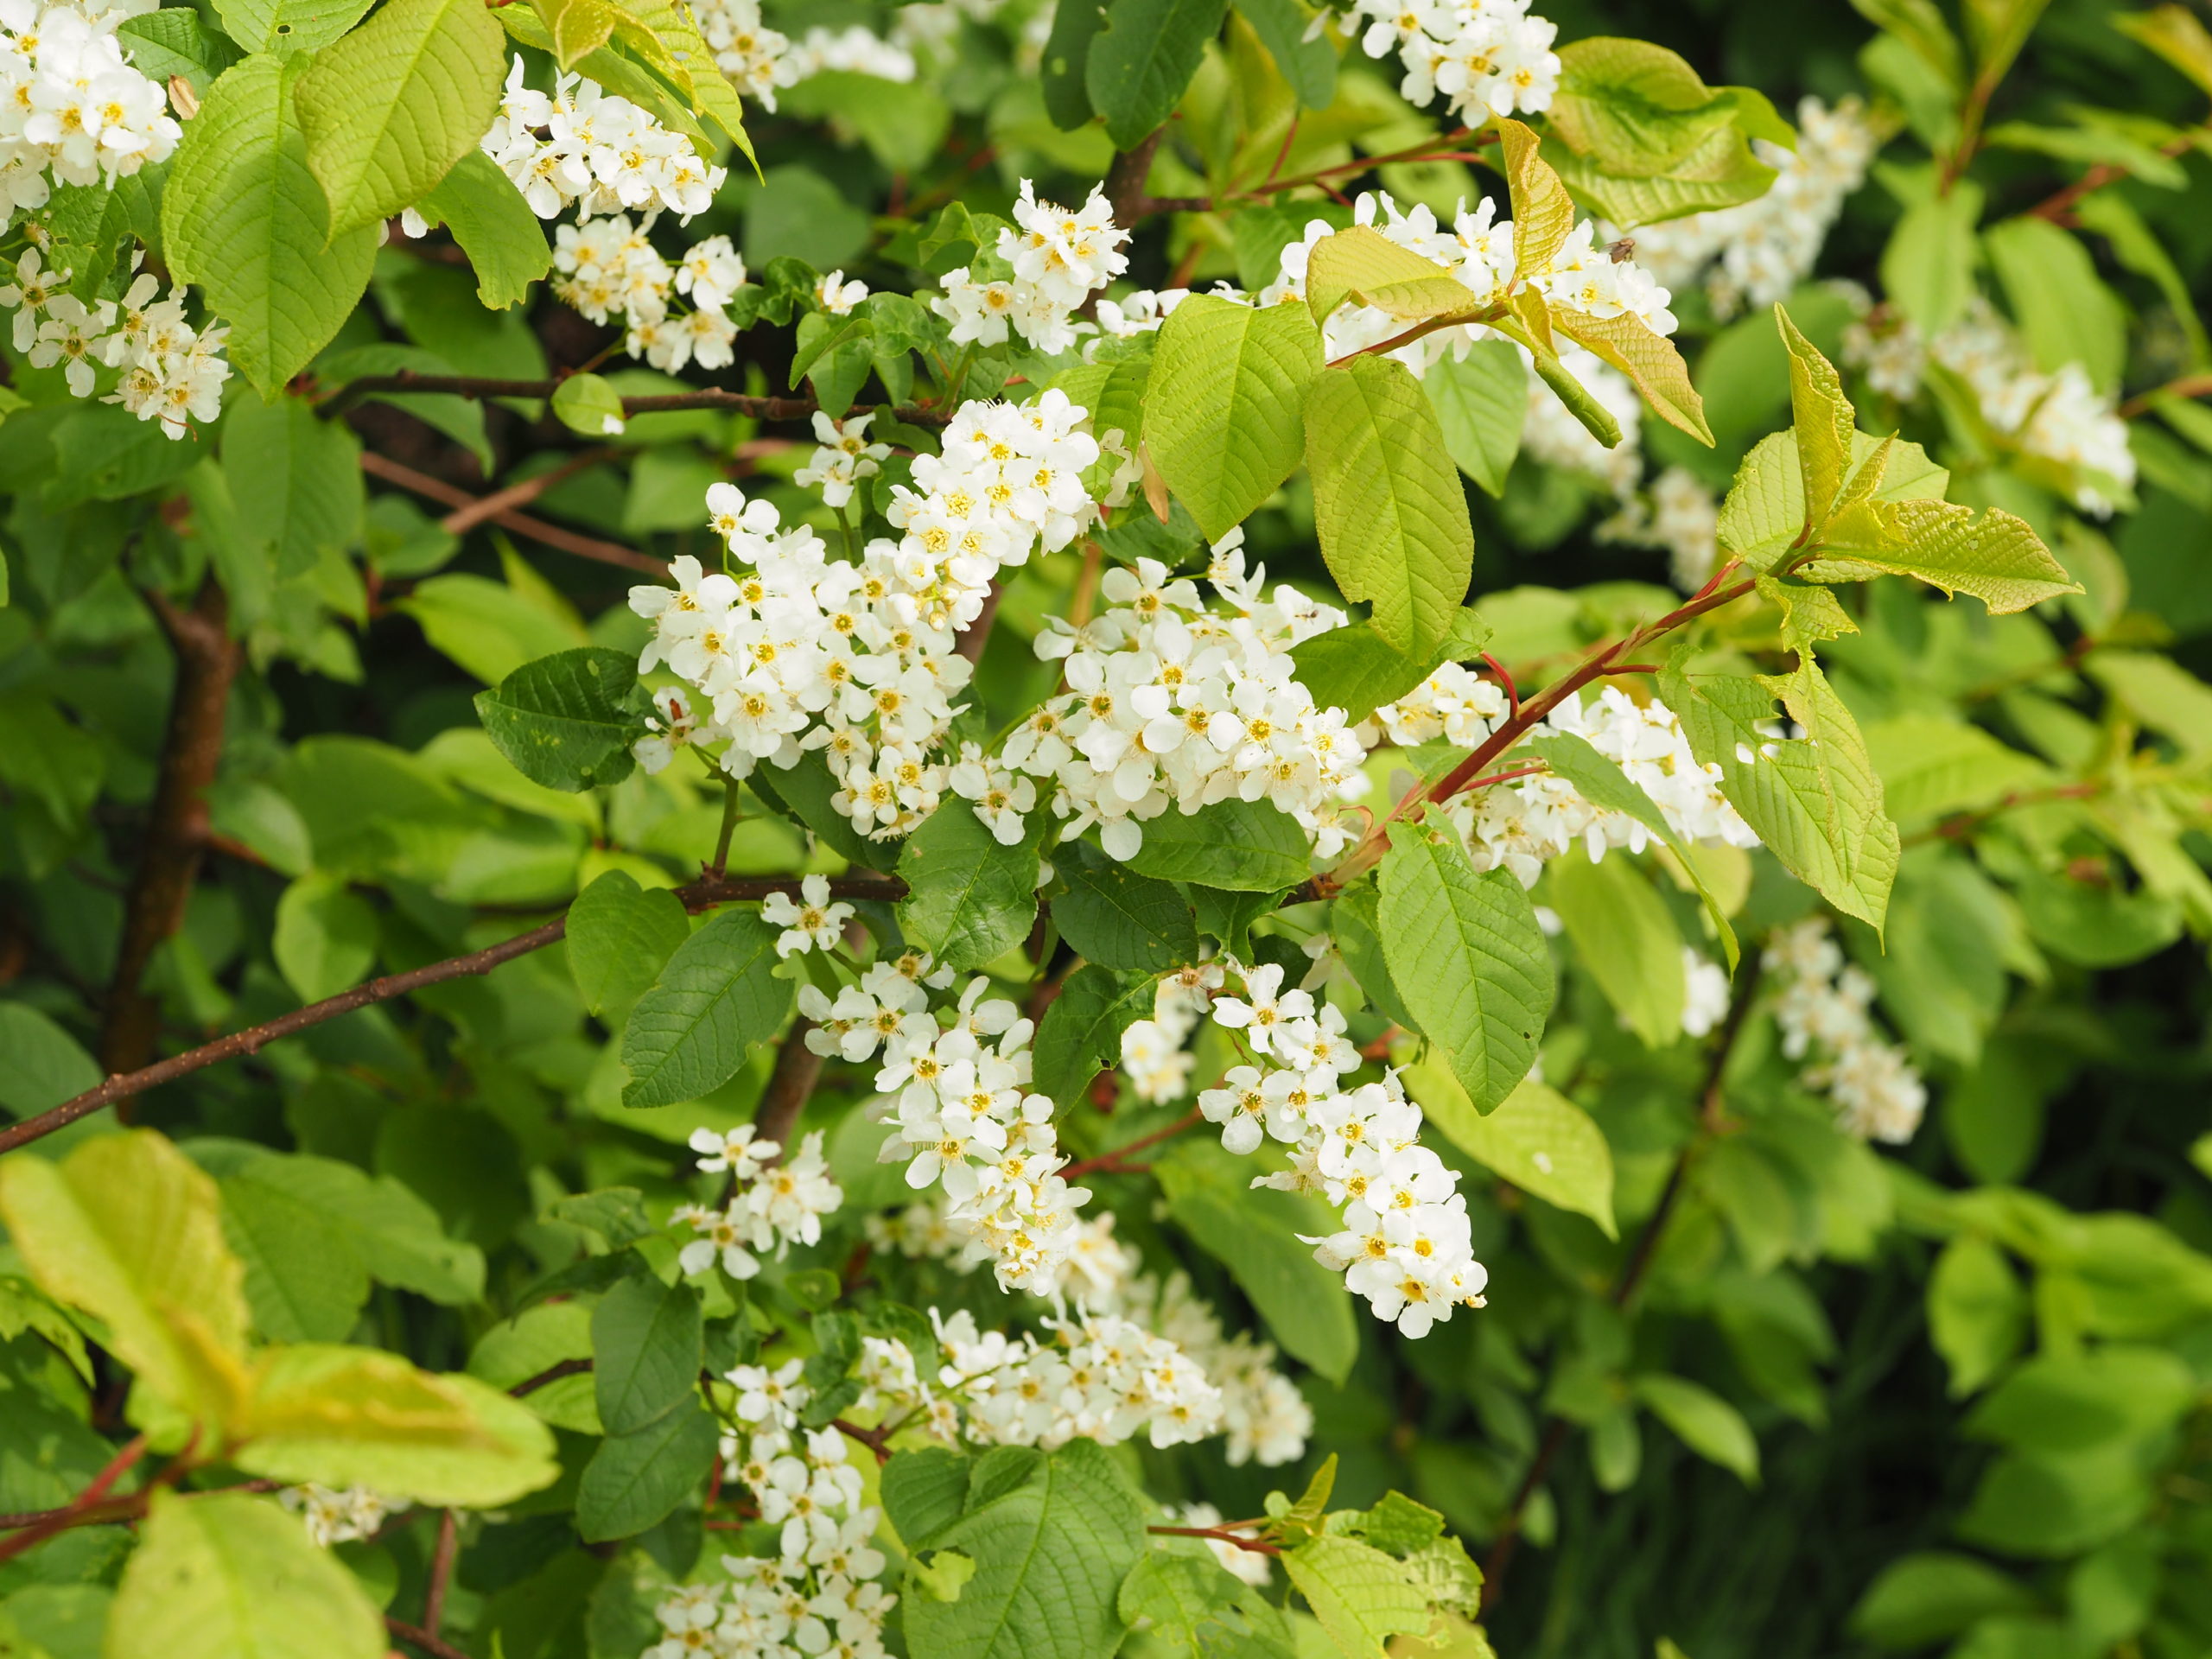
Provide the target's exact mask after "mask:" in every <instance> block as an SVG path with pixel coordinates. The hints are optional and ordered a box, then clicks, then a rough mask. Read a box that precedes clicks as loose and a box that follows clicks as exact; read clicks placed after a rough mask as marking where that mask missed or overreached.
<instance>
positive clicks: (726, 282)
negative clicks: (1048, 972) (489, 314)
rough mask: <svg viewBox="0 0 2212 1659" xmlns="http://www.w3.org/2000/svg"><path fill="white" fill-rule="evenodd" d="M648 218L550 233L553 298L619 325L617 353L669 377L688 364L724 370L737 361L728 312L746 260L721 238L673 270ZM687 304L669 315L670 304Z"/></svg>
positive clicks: (622, 216)
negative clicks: (679, 300) (680, 299)
mask: <svg viewBox="0 0 2212 1659" xmlns="http://www.w3.org/2000/svg"><path fill="white" fill-rule="evenodd" d="M652 222H653V215H652V213H648V214H646V215H645V218H644V219H641V220H639V222H638V223H635V224H632V222H631V219H630V216H629V215H628V214H627V213H616V214H613V215H612V216H611V217H609V218H607V219H584V220H582V222H581V223H579V224H575V225H563V226H561V227H560V228H559V229H558V230H556V232H554V241H555V248H554V253H553V266H554V269H555V270H556V271H557V272H558V273H559V274H558V275H557V276H556V277H554V279H553V291H554V292H555V293H556V294H557V295H558V296H560V297H561V298H562V299H563V301H565V302H568V303H569V305H572V306H574V307H575V308H576V309H577V310H578V311H580V312H582V314H583V315H585V316H586V317H588V318H589V319H590V320H591V321H594V322H606V321H609V320H610V319H612V320H616V321H620V323H621V324H622V326H623V328H624V336H623V347H624V349H625V350H626V351H627V352H628V353H629V354H630V355H631V356H632V357H641V358H643V359H645V361H646V362H648V363H650V364H652V365H653V367H655V368H657V369H660V370H663V371H664V372H668V373H671V374H673V373H675V372H677V370H678V369H681V368H682V367H683V365H685V364H686V363H696V364H697V365H699V366H700V367H701V368H702V369H726V368H728V366H729V365H731V364H732V363H733V362H734V361H735V360H736V350H735V342H736V340H737V325H736V324H735V323H734V322H732V321H730V318H729V315H728V310H727V309H726V308H727V307H728V304H729V302H730V301H731V299H732V298H733V297H734V296H735V295H736V293H737V290H738V289H741V288H742V287H744V286H745V283H746V276H747V273H746V269H745V257H744V256H743V255H742V254H741V253H739V252H738V251H737V250H736V249H735V248H734V247H733V246H731V245H730V239H729V238H728V237H726V236H710V237H709V238H706V240H704V241H702V242H695V243H694V244H692V245H691V246H690V249H689V250H688V251H686V252H685V253H684V255H683V257H682V258H681V259H679V260H678V261H677V263H676V264H673V265H671V264H669V263H668V261H667V260H665V259H664V258H662V257H661V256H660V254H659V252H658V251H657V250H655V248H654V247H653V245H652V237H651V235H650V234H649V233H650V232H651V231H652ZM671 294H679V295H683V296H685V297H687V298H688V299H689V300H690V308H689V309H687V310H684V311H682V312H675V311H672V310H671V304H670V296H671Z"/></svg>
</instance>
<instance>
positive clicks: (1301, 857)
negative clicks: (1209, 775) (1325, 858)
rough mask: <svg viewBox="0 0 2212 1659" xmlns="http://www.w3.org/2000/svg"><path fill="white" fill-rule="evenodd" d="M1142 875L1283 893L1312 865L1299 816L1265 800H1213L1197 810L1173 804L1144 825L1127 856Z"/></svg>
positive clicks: (1233, 889) (1237, 890) (1239, 890)
mask: <svg viewBox="0 0 2212 1659" xmlns="http://www.w3.org/2000/svg"><path fill="white" fill-rule="evenodd" d="M1128 866H1129V868H1131V869H1133V870H1135V871H1136V872H1137V874H1140V875H1151V876H1157V877H1159V878H1160V880H1162V881H1190V882H1194V883H1196V884H1197V885H1198V886H1199V887H1224V888H1226V889H1228V890H1229V891H1230V892H1231V893H1281V891H1282V890H1283V889H1284V888H1286V887H1296V886H1297V885H1298V884H1299V883H1300V882H1301V881H1303V880H1305V879H1306V876H1307V875H1308V874H1311V873H1312V871H1313V849H1312V848H1311V847H1310V846H1309V845H1308V844H1307V842H1306V832H1305V830H1303V829H1300V828H1299V825H1298V820H1297V819H1295V818H1294V817H1291V816H1290V815H1289V814H1288V813H1287V812H1285V811H1283V810H1281V809H1280V808H1278V807H1275V806H1274V805H1272V804H1269V803H1268V802H1266V801H1243V800H1230V801H1217V802H1216V803H1215V804H1213V805H1211V806H1205V807H1200V808H1199V809H1198V810H1197V811H1196V812H1180V811H1176V810H1173V809H1171V810H1168V811H1166V812H1163V813H1161V814H1160V816H1159V817H1156V818H1154V819H1151V820H1149V821H1148V822H1147V823H1146V824H1145V826H1144V845H1143V846H1142V847H1141V848H1139V849H1137V854H1136V856H1135V857H1134V858H1132V859H1130V860H1129V861H1128Z"/></svg>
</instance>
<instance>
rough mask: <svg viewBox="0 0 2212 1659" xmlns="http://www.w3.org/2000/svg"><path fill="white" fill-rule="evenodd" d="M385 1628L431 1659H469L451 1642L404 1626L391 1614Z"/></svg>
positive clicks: (387, 1616) (414, 1626)
mask: <svg viewBox="0 0 2212 1659" xmlns="http://www.w3.org/2000/svg"><path fill="white" fill-rule="evenodd" d="M384 1627H385V1629H386V1630H390V1631H391V1633H392V1634H393V1635H394V1636H396V1637H398V1638H399V1639H400V1640H401V1641H402V1642H404V1643H406V1644H407V1645H408V1646H409V1647H410V1648H420V1649H422V1650H423V1652H424V1653H427V1654H429V1656H430V1659H469V1656H468V1655H467V1654H465V1653H463V1652H462V1651H461V1649H459V1648H456V1647H454V1645H453V1644H452V1643H449V1642H442V1641H440V1640H439V1639H438V1638H437V1637H435V1636H433V1635H431V1634H430V1633H429V1631H428V1630H423V1629H420V1628H419V1627H417V1626H416V1625H413V1624H404V1623H403V1622H402V1621H400V1620H399V1619H396V1618H393V1617H392V1616H391V1614H390V1613H386V1614H385V1616H384Z"/></svg>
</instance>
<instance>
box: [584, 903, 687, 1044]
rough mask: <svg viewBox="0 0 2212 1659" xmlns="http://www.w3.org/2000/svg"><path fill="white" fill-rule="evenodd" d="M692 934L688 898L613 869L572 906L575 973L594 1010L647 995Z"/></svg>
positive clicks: (588, 1006) (587, 1005)
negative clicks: (686, 907)
mask: <svg viewBox="0 0 2212 1659" xmlns="http://www.w3.org/2000/svg"><path fill="white" fill-rule="evenodd" d="M690 937H691V922H690V918H689V917H687V916H686V915H685V914H684V913H683V901H682V900H681V899H677V896H676V895H675V894H674V893H671V892H669V891H668V890H667V889H666V888H665V887H639V885H638V883H637V880H636V879H635V878H634V877H632V875H631V874H629V872H627V871H626V870H609V871H607V873H606V874H604V875H601V876H599V877H597V878H596V879H595V880H594V881H593V882H592V884H591V885H590V886H589V887H586V888H585V889H584V890H583V891H582V893H578V894H577V895H576V901H575V903H574V904H573V905H570V906H569V932H568V946H569V972H570V973H571V974H573V975H574V976H575V981H576V989H577V990H579V991H581V992H582V994H583V999H584V1007H587V1008H588V1009H590V1010H591V1011H592V1012H593V1013H594V1014H599V1013H602V1012H604V1011H605V1010H606V1009H608V1008H611V1007H620V1006H621V1005H622V1004H623V1003H625V1002H627V1001H629V1000H630V999H631V998H632V997H633V996H638V995H642V994H643V993H644V992H645V989H646V988H647V987H649V986H650V985H652V982H653V981H654V980H656V979H658V977H659V976H660V971H661V969H662V968H663V967H664V966H665V965H666V964H667V962H668V959H669V957H671V956H672V955H674V954H675V952H676V951H677V949H678V948H679V947H680V946H682V944H683V942H684V941H685V940H686V939H688V938H690Z"/></svg>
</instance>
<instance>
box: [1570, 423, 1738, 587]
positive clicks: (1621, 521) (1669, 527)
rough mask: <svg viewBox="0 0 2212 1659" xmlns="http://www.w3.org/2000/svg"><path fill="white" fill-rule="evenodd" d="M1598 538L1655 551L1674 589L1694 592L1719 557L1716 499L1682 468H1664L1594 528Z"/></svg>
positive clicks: (1692, 475) (1718, 525) (1691, 474)
mask: <svg viewBox="0 0 2212 1659" xmlns="http://www.w3.org/2000/svg"><path fill="white" fill-rule="evenodd" d="M1626 447H1627V446H1626V445H1624V446H1623V448H1626ZM1598 539H1599V541H1601V542H1618V543H1623V544H1624V545H1626V546H1629V547H1656V548H1658V549H1660V550H1662V551H1663V552H1664V553H1665V554H1666V555H1667V573H1668V575H1669V576H1670V577H1671V578H1672V579H1673V581H1674V583H1675V587H1677V588H1681V590H1682V591H1683V592H1684V593H1686V594H1687V593H1694V592H1695V591H1696V590H1697V589H1698V588H1700V587H1702V586H1703V585H1704V583H1705V580H1706V578H1707V577H1708V576H1710V575H1712V574H1713V562H1714V560H1715V559H1717V558H1718V557H1719V551H1720V501H1719V498H1718V497H1717V496H1715V495H1714V494H1713V492H1712V491H1711V490H1709V489H1707V487H1706V486H1705V485H1704V483H1703V482H1702V481H1701V480H1700V479H1699V478H1698V476H1697V475H1696V474H1694V473H1693V472H1691V471H1690V470H1689V469H1688V467H1668V468H1667V469H1666V470H1665V471H1664V472H1662V473H1661V474H1659V475H1658V477H1656V478H1655V479H1653V480H1651V483H1650V486H1649V488H1647V489H1643V490H1640V491H1638V492H1637V493H1635V494H1633V495H1631V496H1630V497H1629V498H1628V499H1626V500H1625V501H1624V502H1622V504H1621V510H1620V511H1619V512H1617V513H1615V514H1614V515H1613V516H1612V517H1611V518H1608V519H1607V520H1606V521H1605V523H1604V524H1599V526H1598Z"/></svg>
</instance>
